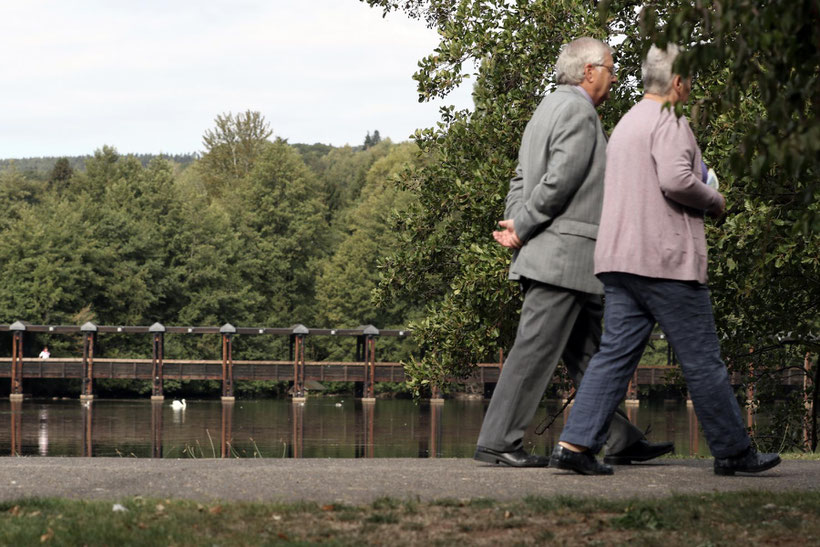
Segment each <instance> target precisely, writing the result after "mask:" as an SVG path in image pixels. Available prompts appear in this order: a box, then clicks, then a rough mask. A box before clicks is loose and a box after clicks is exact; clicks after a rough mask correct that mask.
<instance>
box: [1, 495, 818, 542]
mask: <svg viewBox="0 0 820 547" xmlns="http://www.w3.org/2000/svg"><path fill="white" fill-rule="evenodd" d="M818 530H820V492H786V493H771V492H762V491H747V492H731V493H716V494H700V495H676V496H671V497H666V498H656V499H633V500H620V501H610V500H598V499H593V498H580V497H559V496H556V497H549V498H546V497H527V498H524V499H522V500H520V501H516V502H496V501H493V500H491V499H474V500H455V499H441V500H436V501H419V500H416V501H413V500H399V499H395V498H383V499H379V500H376V501H374V502H373V503H371V504H369V505H363V506H351V505H343V504H327V505H321V504H315V503H295V504H294V503H288V504H277V503H215V502H214V503H197V502H195V501H188V500H159V499H148V498H142V497H134V498H128V499H124V500H121V501H120V502H119V503H117V504H115V503H112V502H103V501H78V500H66V499H53V498H51V499H21V500H17V501H12V502H2V503H0V545H268V544H284V545H304V544H316V543H323V544H329V545H360V544H362V543H366V544H374V543H375V544H390V545H391V546H394V545H420V544H425V545H450V544H453V543H454V542H462V543H464V544H477V545H496V544H521V545H527V544H544V543H553V544H578V543H579V542H580V543H583V544H592V545H595V544H597V545H618V544H627V543H628V544H630V545H663V546H664V547H669V546H675V545H749V544H752V545H755V544H768V543H774V544H780V545H783V544H788V545H820V539H819V538H818Z"/></svg>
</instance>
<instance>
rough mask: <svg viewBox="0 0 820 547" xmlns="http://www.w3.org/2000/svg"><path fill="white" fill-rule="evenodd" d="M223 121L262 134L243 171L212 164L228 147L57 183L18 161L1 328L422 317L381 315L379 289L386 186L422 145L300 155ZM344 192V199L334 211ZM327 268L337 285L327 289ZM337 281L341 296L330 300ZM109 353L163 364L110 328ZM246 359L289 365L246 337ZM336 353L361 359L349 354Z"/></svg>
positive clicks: (109, 164)
mask: <svg viewBox="0 0 820 547" xmlns="http://www.w3.org/2000/svg"><path fill="white" fill-rule="evenodd" d="M237 120H239V121H238V122H237ZM249 120H250V122H252V123H250V124H248V123H245V122H247V121H249ZM226 121H229V122H230V123H229V124H228V125H229V126H231V125H232V126H236V127H234V129H236V130H237V131H239V132H241V131H244V130H243V129H242V128H243V127H244V128H246V129H247V128H248V127H250V129H251V130H248V131H246V132H245V133H246V134H247V135H248V136H249V137H248V138H251V137H253V138H252V140H254V143H255V144H254V146H253V147H246V148H236V150H237V152H240V151H241V152H242V153H241V154H240V155H238V156H237V158H241V159H239V160H238V163H237V164H238V165H243V166H244V167H243V168H242V170H239V171H238V170H234V169H233V168H232V167H231V168H229V169H225V168H224V166H225V165H226V164H224V163H219V162H214V161H213V160H214V158H215V156H217V155H219V154H222V153H223V152H226V150H227V148H222V145H223V144H225V142H219V143H217V144H215V145H214V146H213V147H212V148H211V150H209V151H208V152H206V154H204V155H203V157H202V159H200V160H199V161H197V162H194V163H193V164H192V165H190V167H188V168H182V166H180V165H178V164H175V163H173V162H172V161H169V160H167V159H162V158H153V159H152V160H151V161H150V162H149V163H147V164H145V163H143V161H142V158H140V157H136V156H123V155H120V154H119V153H118V152H117V151H116V149H114V148H113V147H110V146H103V147H102V148H100V149H99V150H97V151H96V152H95V153H94V154H93V156H87V157H86V158H85V161H84V163H83V167H80V168H76V169H75V168H72V167H71V164H70V163H68V165H67V167H68V169H65V167H66V165H65V164H66V162H64V161H59V162H58V163H52V165H59V166H60V167H59V168H56V167H55V168H54V169H53V170H52V173H51V174H49V173H46V172H44V173H39V172H30V171H26V172H21V171H20V170H18V169H17V168H16V164H14V163H12V164H9V167H7V168H6V169H3V170H2V171H0V205H2V206H3V207H4V210H5V211H6V214H5V215H4V216H3V218H2V219H0V274H2V275H3V276H4V279H5V281H6V282H5V283H4V284H3V285H2V286H0V322H5V323H11V322H13V321H15V320H23V321H28V322H31V323H35V324H37V323H39V324H82V323H84V322H86V321H93V322H96V323H98V324H115V325H116V324H119V325H150V324H152V323H154V322H155V321H159V322H161V323H163V324H166V325H222V324H224V323H226V322H230V323H232V324H234V325H237V326H244V325H247V326H269V327H286V326H290V325H292V324H294V323H303V324H305V325H308V326H310V327H316V326H320V327H328V326H330V327H339V326H342V325H345V326H349V325H354V326H356V325H359V324H361V323H363V322H368V323H369V322H373V323H374V324H376V326H377V327H379V328H384V327H385V326H387V325H386V324H384V323H381V322H382V321H391V322H392V323H393V324H394V326H398V325H402V324H403V323H404V322H405V318H404V317H403V315H402V314H403V313H404V311H405V310H406V309H408V308H409V307H410V306H397V307H393V308H389V309H387V310H379V309H377V308H375V307H374V306H372V305H371V304H370V303H369V292H370V291H371V290H372V288H373V286H374V285H375V273H374V271H375V266H374V263H375V260H376V257H377V256H378V254H379V252H380V250H381V248H380V246H381V245H382V244H384V246H385V247H388V246H389V245H388V242H389V239H390V238H389V235H388V234H389V227H388V224H389V222H388V221H387V220H386V218H387V216H389V211H390V210H391V209H393V208H396V207H401V206H402V201H401V199H399V197H398V195H399V194H400V192H398V191H397V190H396V189H395V188H394V187H393V186H392V185H390V184H388V183H387V182H386V180H387V178H388V177H390V176H392V174H394V173H395V172H398V171H400V170H401V169H403V167H404V165H405V164H411V163H412V162H413V161H415V157H414V155H413V153H412V152H411V150H412V149H413V148H414V147H413V145H412V144H409V143H406V144H404V145H401V146H396V145H393V144H392V143H391V142H390V141H389V140H383V141H381V142H380V143H378V144H375V145H374V146H372V147H371V148H369V149H368V150H363V149H361V148H350V147H343V148H336V147H332V146H328V145H311V146H306V145H301V146H291V145H289V144H288V143H287V142H286V141H284V140H282V139H274V140H268V138H267V137H269V136H270V134H269V132H268V130H267V129H263V128H267V122H266V121H265V120H264V118H263V117H262V116H261V115H260V114H259V113H256V112H246V113H244V114H242V115H239V116H231V115H230V114H228V115H222V116H218V117H217V127H215V128H213V129H211V130H209V131H208V132H207V133H206V136H208V135H210V136H213V135H218V134H219V135H223V137H224V138H225V139H227V137H225V131H226V127H227V126H226V125H225V122H226ZM246 126H247V127H246ZM237 128H238V129H237ZM254 128H255V129H254ZM240 130H241V131H240ZM214 142H216V141H214ZM304 157H307V158H308V159H309V161H310V166H309V165H308V164H307V163H306V162H305V161H304V160H303V158H304ZM227 165H230V166H233V162H232V161H230V162H229V163H228V164H227ZM50 175H57V176H50ZM331 183H332V184H333V187H334V188H335V194H334V195H336V196H338V197H339V198H340V199H339V200H338V201H336V202H334V207H333V208H331V207H330V200H329V199H328V196H329V194H328V188H329V187H330V185H331ZM364 188H367V190H366V193H363V189H364ZM360 247H361V248H362V249H363V250H365V255H359V256H360V257H361V258H362V259H364V261H363V262H361V263H356V264H355V265H354V266H355V267H354V268H353V269H352V270H349V271H347V270H345V268H342V269H341V271H339V272H338V275H337V272H336V271H335V270H334V268H333V267H332V266H331V263H333V262H335V263H343V262H344V261H345V259H346V258H348V253H355V252H356V249H359V248H360ZM340 249H341V251H340ZM326 271H328V272H330V271H333V272H334V274H333V275H330V277H329V278H328V279H325V278H324V277H323V272H326ZM331 278H332V279H331ZM330 282H332V283H333V289H334V290H337V291H338V292H336V293H334V294H333V296H332V297H331V298H329V299H325V296H322V299H321V301H320V299H317V296H316V295H317V291H318V292H321V293H322V294H323V295H327V294H329V293H328V288H327V287H324V286H323V285H324V284H325V283H330ZM317 284H318V285H317ZM317 286H318V289H317ZM326 302H332V304H327V305H326ZM351 302H355V303H356V304H355V305H351V304H350V303H351ZM326 320H333V321H338V323H336V324H332V325H329V324H324V323H322V324H317V323H316V322H317V321H326ZM37 336H39V337H40V338H42V340H40V339H38V343H47V344H48V345H49V346H50V347H51V348H52V350H53V352H52V353H53V354H54V355H55V356H60V355H76V352H77V351H78V348H80V345H79V343H78V341H77V340H74V339H72V338H70V337H65V336H59V337H58V336H51V337H48V336H47V335H37ZM98 342H99V346H98V348H97V350H98V352H99V353H98V355H102V356H108V357H120V356H143V357H147V356H149V355H150V344H149V343H147V340H144V339H140V338H139V337H135V336H125V335H117V334H108V333H106V334H105V335H104V336H101V337H100V339H99V341H98ZM32 347H37V345H36V344H34V345H33V346H32ZM234 349H235V352H236V357H237V358H248V359H262V358H266V359H285V358H287V357H288V345H287V339H286V338H284V337H250V336H237V337H236V339H235V343H234ZM165 350H166V356H167V357H168V358H215V357H218V355H219V352H220V346H219V339H218V337H214V336H201V337H195V336H179V335H171V334H169V335H168V336H167V337H166V346H165ZM405 350H406V351H409V349H408V348H405ZM6 351H10V348H6ZM37 351H39V349H38V350H37ZM338 357H339V358H342V359H351V358H352V357H353V354H352V349H351V350H350V351H349V352H348V354H346V355H342V354H340V355H338ZM252 387H253V389H257V388H260V387H264V388H265V389H268V388H270V386H252Z"/></svg>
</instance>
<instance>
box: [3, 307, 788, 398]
mask: <svg viewBox="0 0 820 547" xmlns="http://www.w3.org/2000/svg"><path fill="white" fill-rule="evenodd" d="M4 331H6V332H10V333H11V334H12V356H11V357H10V358H0V378H2V377H6V378H10V380H11V389H10V398H11V399H12V400H20V399H22V397H23V379H24V378H27V379H43V378H77V379H81V385H82V392H81V395H80V398H81V399H84V400H88V399H93V397H94V380H95V379H112V378H127V379H138V380H148V381H150V382H151V386H152V388H151V398H152V400H163V398H164V394H163V387H164V386H163V383H164V380H165V379H173V380H216V381H221V383H222V397H223V400H226V401H232V400H234V382H235V381H237V380H240V381H242V380H273V381H288V382H292V383H293V387H292V389H291V393H292V396H293V400H294V401H297V402H298V401H303V400H304V398H305V383H306V382H308V381H318V382H323V381H328V382H332V381H344V382H358V383H360V384H361V388H362V396H363V400H365V401H373V400H374V384H375V383H376V382H402V381H404V380H405V376H404V369H403V367H402V364H401V363H398V362H384V361H377V360H376V340H377V339H378V338H379V337H398V338H404V337H408V336H410V335H411V332H410V331H409V330H407V329H378V328H376V327H374V326H373V325H363V326H360V327H358V328H355V329H325V328H322V329H318V328H307V327H305V326H304V325H301V324H297V325H293V326H291V327H286V328H270V327H234V326H233V325H231V324H230V323H226V324H225V325H222V326H221V327H180V326H168V327H166V326H165V325H162V324H161V323H154V324H153V325H151V326H111V325H95V324H93V323H85V324H84V325H80V326H74V325H27V324H24V323H22V322H19V321H18V322H15V323H13V324H11V325H0V332H4ZM27 333H30V334H55V335H76V334H80V335H81V336H82V356H81V357H77V358H63V357H59V358H49V359H37V358H31V357H24V356H23V347H24V337H25V335H26V334H27ZM100 334H148V335H150V339H151V348H152V349H151V355H152V356H151V358H150V359H137V358H126V359H112V358H102V357H99V356H97V355H96V354H95V350H96V349H97V347H98V345H97V337H98V336H99V335H100ZM166 334H183V335H189V334H195V335H196V334H198V335H203V334H211V335H219V336H220V338H221V349H222V351H221V358H220V359H212V360H207V359H197V360H189V359H166V358H165V335H166ZM237 334H240V335H253V336H259V335H262V336H265V335H269V336H288V337H289V349H290V351H289V356H290V359H288V360H237V359H234V353H233V348H234V336H235V335H237ZM308 336H328V337H354V338H355V339H356V356H355V361H307V360H306V358H305V341H306V338H307V337H308ZM653 339H655V340H663V339H664V337H663V335H653ZM666 361H667V363H666V365H659V366H641V367H639V368H638V369H637V370H636V371H635V374H634V377H633V378H632V380H631V381H630V384H629V389H628V392H627V401H628V402H635V401H637V399H638V385H647V384H650V385H656V384H665V383H667V380H668V373H669V372H670V371H673V370H675V369H676V368H677V367H676V362H675V356H674V353H672V351H671V349H668V351H667V359H666ZM502 368H503V351H499V358H498V361H497V362H494V363H479V365H478V367H477V368H476V373H475V374H474V375H473V377H471V378H469V379H467V380H464V381H466V382H476V383H481V384H484V385H485V386H486V385H487V384H493V383H495V382H497V381H498V377H499V376H500V374H501V369H502ZM799 381H800V379H793V378H786V379H784V383H796V382H799ZM735 383H739V382H735ZM570 394H571V392H569V393H563V394H562V395H563V396H564V397H565V398H567V397H569V396H570ZM432 400H433V401H435V402H441V400H442V399H441V395H440V392H439V390H438V389H437V388H436V387H435V386H433V388H432Z"/></svg>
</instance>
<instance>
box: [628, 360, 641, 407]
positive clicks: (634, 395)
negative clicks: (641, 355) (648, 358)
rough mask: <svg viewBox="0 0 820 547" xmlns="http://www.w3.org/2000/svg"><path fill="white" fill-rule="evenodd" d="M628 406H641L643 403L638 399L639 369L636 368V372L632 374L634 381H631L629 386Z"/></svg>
mask: <svg viewBox="0 0 820 547" xmlns="http://www.w3.org/2000/svg"><path fill="white" fill-rule="evenodd" d="M625 402H626V404H627V406H629V405H639V404H641V401H640V400H639V399H638V368H637V367H635V372H634V374H632V379H631V380H629V386H628V387H627V389H626V401H625Z"/></svg>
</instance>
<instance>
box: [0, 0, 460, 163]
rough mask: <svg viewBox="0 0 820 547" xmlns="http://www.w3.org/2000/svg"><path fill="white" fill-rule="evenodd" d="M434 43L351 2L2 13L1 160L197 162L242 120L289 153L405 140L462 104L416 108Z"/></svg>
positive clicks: (2, 7) (139, 4)
mask: <svg viewBox="0 0 820 547" xmlns="http://www.w3.org/2000/svg"><path fill="white" fill-rule="evenodd" d="M437 44H438V39H437V35H436V33H435V32H434V31H431V30H429V29H427V28H425V26H424V24H423V23H422V22H419V21H413V20H410V19H407V18H406V17H405V16H404V15H403V14H400V13H394V14H391V15H389V16H388V17H387V18H384V19H383V18H382V16H381V11H380V10H377V9H372V8H369V7H368V6H367V5H366V4H364V3H362V2H360V1H359V0H231V1H227V0H198V1H193V0H165V1H164V2H160V1H155V0H137V1H134V0H78V1H66V0H62V1H57V0H25V1H24V0H0V75H2V76H0V82H2V84H1V85H0V158H21V157H34V156H74V155H83V154H92V153H93V152H94V150H96V149H97V148H100V147H102V146H103V145H110V146H114V147H115V148H117V150H118V151H119V152H120V153H160V152H162V153H168V154H175V153H186V152H195V151H201V150H202V149H203V146H202V134H203V133H204V132H205V130H206V129H209V128H211V127H212V126H213V120H214V118H215V117H216V115H217V114H220V113H223V112H228V111H232V112H234V113H236V112H240V111H244V110H246V109H251V110H258V111H260V112H261V113H262V114H263V115H264V116H265V118H266V119H267V121H268V122H269V123H270V125H271V127H272V129H273V132H274V135H275V136H279V137H282V138H286V139H288V141H289V142H292V143H296V142H305V143H313V142H323V143H327V144H333V145H337V146H338V145H344V144H352V145H358V144H361V143H362V142H363V140H364V136H365V134H366V133H367V132H368V131H370V132H372V131H373V130H374V129H378V130H379V132H380V134H381V136H382V137H390V138H391V139H393V140H394V141H402V140H406V139H407V138H408V137H409V135H410V134H411V133H412V132H413V131H414V130H415V129H416V128H419V127H429V126H432V125H434V124H435V122H436V121H438V119H439V116H438V107H439V106H440V105H441V104H455V105H456V106H457V107H458V108H468V107H470V105H471V104H472V103H471V100H470V96H469V95H470V93H469V89H468V88H469V87H470V86H469V85H467V86H462V87H463V88H465V89H460V90H458V91H457V92H456V93H455V94H453V95H452V96H451V97H449V98H447V99H446V100H445V101H443V102H438V103H436V104H420V103H419V102H418V95H417V93H416V85H415V81H413V80H412V74H413V73H414V72H415V71H416V68H417V62H418V61H419V60H420V59H421V58H422V57H423V56H425V55H426V54H428V53H430V52H432V50H433V49H434V48H435V46H436V45H437Z"/></svg>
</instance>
